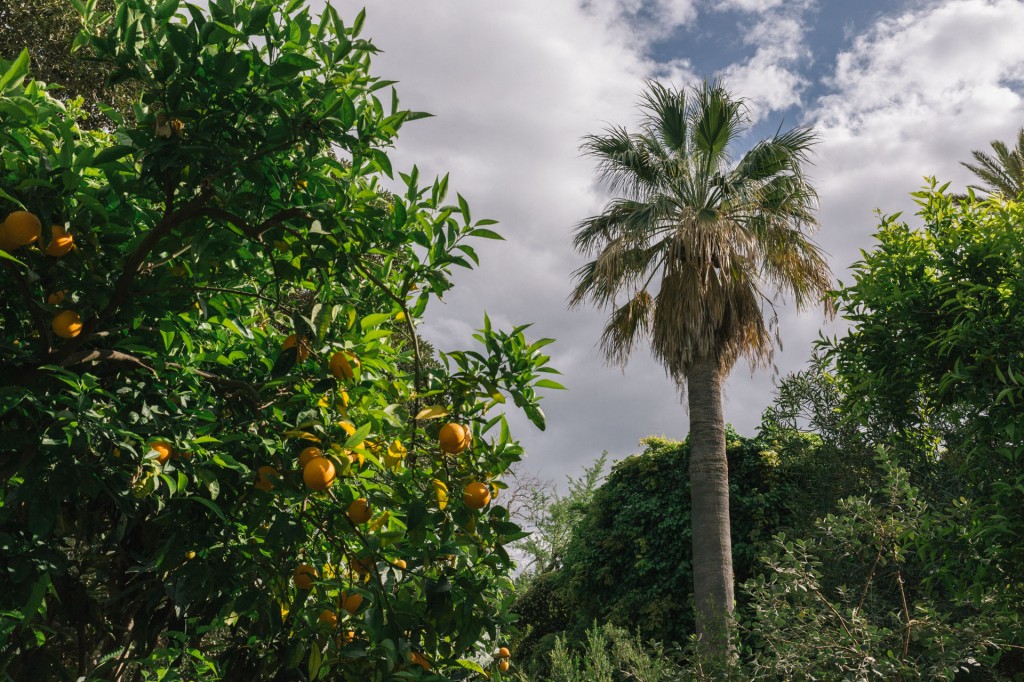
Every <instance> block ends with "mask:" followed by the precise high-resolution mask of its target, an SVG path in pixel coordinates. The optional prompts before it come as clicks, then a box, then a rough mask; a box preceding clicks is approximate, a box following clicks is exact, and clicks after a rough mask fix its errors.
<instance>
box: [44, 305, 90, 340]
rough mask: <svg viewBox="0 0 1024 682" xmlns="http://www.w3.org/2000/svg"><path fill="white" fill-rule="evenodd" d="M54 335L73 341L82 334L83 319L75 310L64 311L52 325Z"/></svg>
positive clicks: (57, 315)
mask: <svg viewBox="0 0 1024 682" xmlns="http://www.w3.org/2000/svg"><path fill="white" fill-rule="evenodd" d="M50 326H51V327H52V328H53V333H54V334H56V335H57V336H59V337H60V338H62V339H73V338H75V337H76V336H78V335H79V334H81V333H82V318H81V317H79V316H78V313H76V312H75V311H74V310H62V311H61V312H59V313H57V314H56V315H55V316H54V318H53V321H52V322H51V323H50Z"/></svg>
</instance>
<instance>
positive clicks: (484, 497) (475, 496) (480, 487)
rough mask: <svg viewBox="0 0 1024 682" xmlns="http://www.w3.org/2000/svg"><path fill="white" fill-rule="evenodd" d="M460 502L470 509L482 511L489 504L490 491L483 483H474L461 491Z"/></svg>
mask: <svg viewBox="0 0 1024 682" xmlns="http://www.w3.org/2000/svg"><path fill="white" fill-rule="evenodd" d="M462 501H463V502H465V503H466V506H467V507H469V508H470V509H483V508H484V507H486V506H487V505H488V504H490V503H491V491H490V489H489V488H488V487H487V486H486V485H484V484H483V483H481V482H479V481H475V482H473V483H470V484H469V485H467V486H466V488H465V489H464V490H463V491H462Z"/></svg>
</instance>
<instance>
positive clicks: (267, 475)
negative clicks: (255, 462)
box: [253, 466, 281, 493]
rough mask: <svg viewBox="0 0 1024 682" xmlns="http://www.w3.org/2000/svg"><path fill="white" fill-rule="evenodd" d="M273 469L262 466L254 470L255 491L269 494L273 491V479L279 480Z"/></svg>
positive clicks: (278, 475)
mask: <svg viewBox="0 0 1024 682" xmlns="http://www.w3.org/2000/svg"><path fill="white" fill-rule="evenodd" d="M280 477H281V475H280V474H278V473H277V469H275V468H274V467H268V466H263V467H260V468H259V469H257V470H256V482H255V483H253V485H254V486H256V489H257V490H262V491H263V492H265V493H269V492H270V491H271V490H273V489H274V479H277V478H280Z"/></svg>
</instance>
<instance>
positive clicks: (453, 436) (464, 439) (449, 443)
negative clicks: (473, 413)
mask: <svg viewBox="0 0 1024 682" xmlns="http://www.w3.org/2000/svg"><path fill="white" fill-rule="evenodd" d="M472 438H473V437H472V435H471V434H470V433H469V429H467V428H466V427H465V426H463V425H462V424H456V423H455V422H452V423H450V424H445V425H444V426H442V427H441V431H440V432H439V433H438V434H437V440H438V441H439V442H440V444H441V451H442V452H447V453H448V454H450V455H457V454H459V453H460V452H462V451H463V450H465V449H466V448H468V447H469V443H470V441H471V440H472Z"/></svg>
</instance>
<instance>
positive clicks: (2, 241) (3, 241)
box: [0, 211, 43, 251]
mask: <svg viewBox="0 0 1024 682" xmlns="http://www.w3.org/2000/svg"><path fill="white" fill-rule="evenodd" d="M42 233H43V224H42V223H41V222H39V218H37V217H36V215H35V214H34V213H29V212H28V211H14V212H13V213H11V214H10V215H9V216H7V218H6V219H5V220H4V221H3V222H2V223H0V247H3V249H4V251H14V250H15V249H20V248H21V247H23V246H27V245H28V244H31V243H32V242H34V241H36V240H37V239H39V236H40V235H41V234H42Z"/></svg>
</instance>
